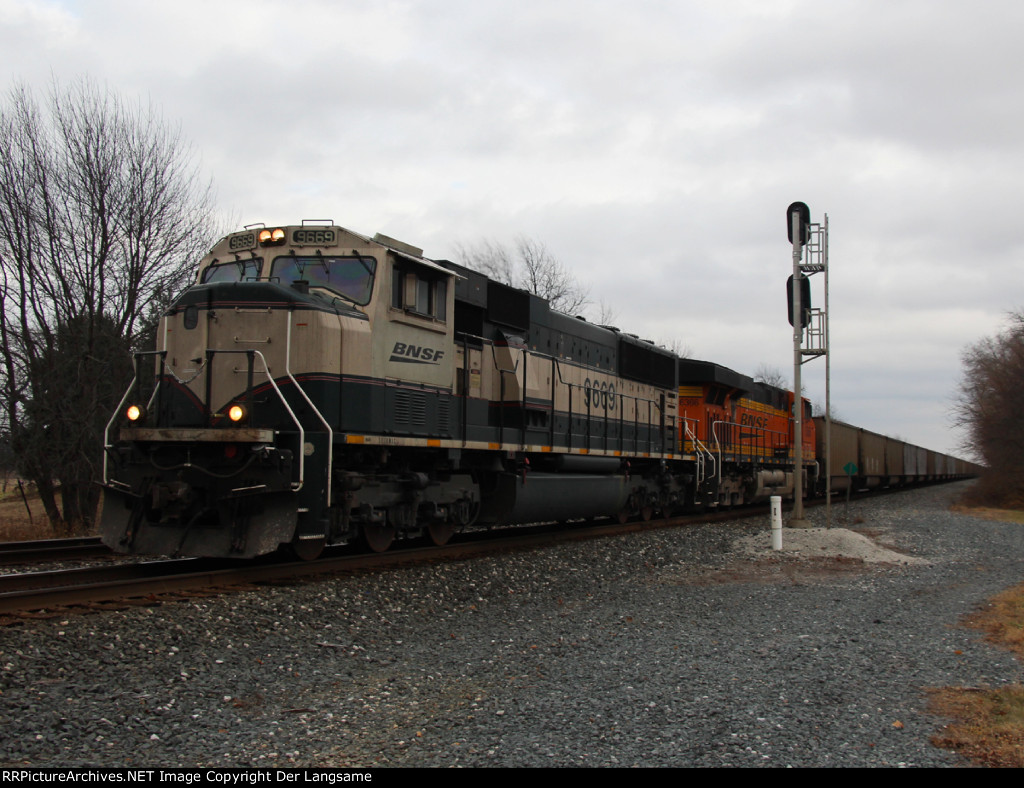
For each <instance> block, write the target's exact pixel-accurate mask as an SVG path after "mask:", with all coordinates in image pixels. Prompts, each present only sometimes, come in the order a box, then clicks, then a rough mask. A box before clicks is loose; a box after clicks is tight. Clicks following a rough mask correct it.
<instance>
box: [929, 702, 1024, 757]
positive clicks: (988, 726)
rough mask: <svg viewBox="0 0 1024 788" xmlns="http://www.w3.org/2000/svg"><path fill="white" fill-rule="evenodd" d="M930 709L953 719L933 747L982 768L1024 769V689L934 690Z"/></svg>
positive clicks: (934, 739)
mask: <svg viewBox="0 0 1024 788" xmlns="http://www.w3.org/2000/svg"><path fill="white" fill-rule="evenodd" d="M929 701H930V707H931V710H932V711H933V712H934V713H936V714H941V715H942V716H943V717H952V718H953V719H954V720H956V722H953V723H952V724H950V725H947V726H946V727H945V729H944V730H943V731H942V733H939V734H936V735H935V736H933V737H932V744H934V745H935V746H936V747H943V748H945V749H948V750H956V751H957V752H958V753H960V754H961V755H963V756H964V757H965V758H969V759H970V760H972V761H974V762H975V763H977V764H979V765H981V766H997V767H1008V768H1018V769H1019V768H1021V767H1024V687H1021V686H1019V685H1017V686H1013V687H1006V688H1004V689H998V690H979V689H971V688H966V687H945V688H943V689H938V690H932V691H931V693H930V698H929Z"/></svg>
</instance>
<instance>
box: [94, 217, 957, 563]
mask: <svg viewBox="0 0 1024 788" xmlns="http://www.w3.org/2000/svg"><path fill="white" fill-rule="evenodd" d="M135 363H136V375H135V380H134V381H133V383H132V385H131V387H130V388H129V390H128V391H127V392H126V393H125V396H124V399H123V401H122V403H121V406H120V407H119V408H118V411H117V413H116V414H115V415H114V418H113V419H112V420H111V423H110V425H109V426H108V429H107V439H106V451H105V457H104V487H105V496H106V503H105V505H104V508H103V519H102V525H101V531H102V534H103V539H104V541H105V542H106V543H107V544H108V545H109V546H110V547H112V548H114V549H115V550H119V551H122V552H131V553H150V554H164V555H171V554H180V555H207V556H234V557H241V558H247V557H253V556H256V555H260V554H263V553H268V552H272V551H275V550H278V549H280V548H282V547H284V548H287V549H290V550H291V551H292V552H293V553H295V554H296V555H298V556H300V557H304V558H311V557H314V556H316V555H317V554H319V552H320V551H321V550H322V549H323V547H324V546H325V545H328V544H341V543H346V542H349V541H351V540H354V539H357V538H358V539H362V540H364V541H365V542H366V543H367V544H368V545H369V546H370V547H371V548H372V549H374V550H385V549H387V547H388V546H389V545H390V544H391V543H392V541H393V540H394V539H396V538H411V537H418V536H422V535H424V534H426V535H429V537H430V538H431V539H432V540H433V541H434V542H435V543H436V544H444V543H445V542H446V541H447V540H448V539H449V538H450V537H451V535H452V534H453V533H454V532H456V531H458V530H460V529H463V528H466V527H469V526H491V525H504V524H515V523H528V522H538V521H563V520H571V519H578V518H588V517H600V516H611V517H617V518H620V519H626V518H631V517H640V518H645V519H646V518H650V517H651V516H652V514H653V513H654V512H656V511H663V512H669V511H673V510H693V509H700V508H704V507H708V506H729V505H734V504H741V503H745V502H750V501H755V500H759V499H762V498H765V497H767V496H769V495H773V494H782V495H792V491H793V486H794V485H793V482H794V473H795V472H796V469H795V467H794V459H793V457H794V452H793V424H792V418H791V416H790V414H791V413H792V412H793V395H792V393H791V392H787V391H784V390H781V389H777V388H774V387H771V386H767V385H765V384H761V383H755V382H754V381H753V380H751V379H750V378H748V377H746V376H744V375H740V374H738V373H736V372H733V371H732V370H729V369H726V368H725V367H722V366H719V365H717V364H712V363H708V362H701V361H692V360H688V359H681V358H678V357H677V356H676V355H674V354H673V353H672V352H670V351H668V350H666V349H664V348H661V347H658V346H656V345H654V344H652V343H651V342H647V341H645V340H642V339H640V338H638V337H637V336H635V335H631V334H626V333H622V332H620V331H618V330H617V329H615V328H612V327H604V326H597V325H594V324H591V323H588V322H586V321H584V320H582V319H579V318H575V317H571V316H568V315H564V314H560V313H558V312H555V311H553V310H551V309H549V307H548V303H547V301H545V300H544V299H542V298H539V297H537V296H535V295H532V294H529V293H526V292H524V291H521V290H517V289H514V288H512V287H509V286H507V285H504V284H502V283H500V282H496V281H494V280H491V279H488V278H487V277H485V276H483V275H482V274H480V273H477V272H475V271H471V270H469V269H467V268H464V267H462V266H460V265H457V264H455V263H452V262H449V261H445V260H437V261H435V260H430V259H427V258H425V257H424V256H423V252H422V250H420V249H417V248H415V247H412V246H409V245H408V244H404V243H401V242H399V241H395V240H394V239H391V238H387V237H385V236H382V235H379V234H378V235H377V236H375V237H373V238H369V237H366V236H363V235H359V234H357V233H354V232H351V231H349V230H346V229H344V228H342V227H338V226H335V225H333V224H324V223H310V222H306V223H303V224H302V225H300V226H282V227H265V226H259V227H255V228H247V229H245V230H243V231H241V232H236V233H232V234H230V235H228V236H227V237H225V238H224V239H222V240H221V241H220V242H218V243H217V244H216V245H215V246H214V248H213V249H212V250H211V252H210V253H209V254H208V255H207V256H206V257H205V258H204V259H203V261H202V262H201V264H200V266H199V274H198V280H197V282H196V284H195V285H193V286H192V287H190V288H189V289H188V290H186V291H185V292H184V293H183V294H182V295H181V296H180V297H179V298H178V299H177V300H176V301H175V302H174V304H173V305H172V306H171V307H170V308H169V309H168V310H167V312H166V314H165V315H164V316H163V318H162V320H161V323H160V327H159V338H158V349H157V350H155V351H147V352H142V353H138V354H136V360H135ZM800 412H801V414H802V417H803V435H804V443H805V445H804V450H803V457H804V463H803V468H802V469H801V470H802V473H803V474H804V475H805V478H806V481H807V484H806V485H805V489H807V490H810V491H812V492H813V491H815V490H822V489H823V488H824V486H825V485H826V484H827V483H829V480H830V479H831V478H832V477H835V481H836V482H838V483H839V484H840V485H841V484H866V485H870V484H875V483H878V484H881V483H883V480H884V483H885V484H891V483H900V482H902V481H908V480H918V479H921V480H923V479H924V478H925V477H934V478H938V477H940V476H943V477H951V476H958V475H961V474H966V473H967V472H968V470H969V469H967V468H966V467H965V466H963V465H962V464H959V461H957V460H954V459H953V458H946V457H941V460H939V459H938V458H939V457H940V455H934V454H933V453H930V452H927V453H925V454H924V455H922V456H923V457H924V459H923V460H919V454H918V453H919V452H924V450H922V449H917V448H916V447H906V449H905V451H906V452H908V453H907V454H906V457H907V458H911V457H912V459H904V456H903V455H900V457H901V459H902V460H903V461H902V462H901V463H900V464H899V467H897V465H896V464H893V465H891V466H890V465H886V464H885V462H888V460H885V461H884V462H883V467H882V468H881V469H876V468H871V467H868V466H867V465H860V466H858V468H860V469H862V470H858V473H857V475H853V476H851V474H849V473H848V472H839V473H837V472H835V470H836V468H842V467H843V466H844V464H845V463H844V462H840V465H838V466H837V465H836V462H837V460H836V457H835V454H833V460H832V466H833V467H832V469H830V471H829V472H825V471H824V470H822V469H821V468H820V465H819V463H818V461H817V459H816V457H817V456H818V453H819V452H820V449H819V447H817V446H816V439H815V435H816V433H818V434H819V435H820V433H821V429H820V428H819V427H818V426H817V425H816V424H815V422H814V421H813V420H812V419H811V417H810V406H809V404H808V403H807V401H806V400H804V401H803V402H802V403H801V408H800ZM849 429H850V430H854V431H855V432H856V428H852V427H851V428H849ZM862 433H863V431H860V432H856V441H855V444H856V446H857V448H856V449H855V451H858V452H859V451H860V444H861V441H862ZM840 434H845V433H843V432H842V428H840ZM863 435H864V436H867V435H869V433H863ZM863 440H864V441H866V442H865V446H866V447H868V455H869V456H870V455H871V452H872V451H873V450H872V449H871V447H870V446H869V443H870V441H869V440H868V439H867V438H866V437H863ZM900 445H901V446H903V444H900ZM900 451H904V449H901V450H900ZM897 454H898V452H895V450H894V454H893V457H894V458H895V457H896V455H897ZM883 455H884V456H885V457H886V458H887V457H888V454H886V453H884V452H883ZM929 457H931V458H932V459H931V460H929V459H928V458H929ZM860 459H861V458H860V456H859V455H858V457H857V458H856V459H851V460H847V461H846V462H849V461H853V462H857V461H858V460H860ZM846 467H847V469H849V466H846Z"/></svg>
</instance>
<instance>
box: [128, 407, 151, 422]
mask: <svg viewBox="0 0 1024 788" xmlns="http://www.w3.org/2000/svg"><path fill="white" fill-rule="evenodd" d="M124 415H125V416H127V417H128V421H131V422H139V421H142V420H143V419H144V418H145V417H146V411H145V410H143V409H142V408H141V407H140V406H138V405H129V406H128V409H127V410H125V412H124Z"/></svg>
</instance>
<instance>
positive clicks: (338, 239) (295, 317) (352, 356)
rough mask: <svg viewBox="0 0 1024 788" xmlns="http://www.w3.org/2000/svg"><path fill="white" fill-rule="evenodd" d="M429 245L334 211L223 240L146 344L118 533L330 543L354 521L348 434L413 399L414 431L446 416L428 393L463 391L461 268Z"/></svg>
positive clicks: (110, 454)
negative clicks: (352, 222)
mask: <svg viewBox="0 0 1024 788" xmlns="http://www.w3.org/2000/svg"><path fill="white" fill-rule="evenodd" d="M420 254H421V252H419V250H414V249H412V248H411V247H407V246H405V245H403V244H400V243H399V242H397V241H393V240H392V239H387V238H384V237H383V236H379V237H378V238H376V239H370V238H367V237H365V236H361V235H358V234H356V233H352V232H350V231H348V230H345V229H343V228H341V227H336V226H333V225H331V226H320V225H306V224H304V225H303V226H301V227H285V228H274V229H270V228H261V229H255V228H247V229H246V230H245V231H243V232H239V233H233V234H231V235H229V236H227V237H226V238H224V239H223V240H222V241H221V242H219V243H218V244H217V245H216V246H215V247H214V248H213V250H212V251H211V252H210V253H209V254H208V255H207V256H206V258H204V260H203V261H202V262H201V264H200V266H199V272H198V276H197V281H196V283H195V284H194V285H193V286H192V287H190V288H189V289H188V290H186V291H185V292H184V293H183V294H182V295H181V296H179V297H178V299H177V300H176V301H175V302H174V303H173V304H172V305H171V306H170V307H169V308H168V310H167V312H166V313H165V314H164V316H163V317H162V319H161V323H160V328H159V333H158V337H159V339H158V347H157V349H156V350H154V351H146V352H143V353H139V354H137V356H136V378H135V380H134V381H133V383H132V385H131V387H130V388H129V390H128V392H126V394H125V397H124V400H123V401H122V406H121V407H120V408H119V409H118V412H117V413H115V416H114V418H113V419H112V420H111V423H110V424H109V425H108V429H107V439H106V454H105V463H104V465H105V468H104V486H105V488H106V494H107V501H108V503H107V505H106V506H105V508H104V514H103V523H102V529H101V530H102V533H103V535H104V539H105V541H106V542H107V543H108V544H109V545H110V546H111V547H114V548H115V549H119V550H123V551H129V552H144V553H155V554H168V555H169V554H179V553H181V554H189V555H227V556H237V557H252V556H255V555H259V554H261V553H265V552H269V551H272V550H274V549H276V548H277V547H278V545H280V544H293V545H294V546H295V547H296V548H297V550H296V551H297V552H299V553H300V554H305V555H306V556H308V555H310V554H312V553H315V552H317V551H318V548H319V547H321V546H322V545H323V544H324V543H325V542H326V541H329V540H330V537H331V533H332V531H334V532H335V533H337V532H338V530H339V527H338V523H336V522H333V521H332V511H336V508H337V507H333V503H334V502H333V501H332V494H333V492H334V491H333V490H332V487H333V486H334V481H333V479H334V474H335V469H334V467H333V466H334V464H335V455H336V451H335V443H336V441H338V440H340V441H345V439H346V434H347V433H360V434H362V433H365V432H366V431H368V430H372V431H376V432H387V431H392V432H394V431H395V429H394V428H395V427H396V424H394V423H393V422H394V420H393V419H390V416H389V413H391V412H399V413H409V414H410V416H409V418H408V422H409V423H408V424H407V425H405V426H406V427H407V430H408V431H410V432H411V431H414V430H416V429H420V428H422V429H424V430H428V431H430V432H431V433H436V432H439V431H441V432H443V431H445V430H446V429H447V427H446V426H444V425H437V424H422V423H421V421H422V420H421V419H419V418H418V417H417V414H418V413H419V412H421V411H422V410H423V409H422V408H421V407H417V403H416V402H415V401H414V400H416V398H417V397H423V396H425V395H424V392H426V391H427V390H431V391H433V392H436V393H440V394H441V395H444V396H450V394H451V388H452V380H453V376H454V371H453V369H454V359H453V358H452V356H453V355H454V354H452V353H450V352H448V348H450V347H451V344H452V342H451V327H450V325H449V322H448V321H447V319H446V318H447V316H448V315H450V314H451V312H452V304H451V298H452V291H453V288H452V287H451V286H450V285H449V282H450V280H451V279H452V278H453V276H454V275H453V274H452V273H451V272H448V271H446V270H445V269H443V268H441V267H439V266H436V265H434V264H433V263H430V262H429V261H426V260H423V259H422V258H420V257H419V255H420ZM375 326H376V329H377V330H374V329H375ZM385 346H386V347H385ZM399 381H400V382H401V386H396V385H392V383H395V382H399ZM381 382H383V384H384V388H385V390H386V395H385V396H384V397H380V396H379V390H380V383H381ZM410 385H411V386H412V388H414V389H416V390H415V391H410ZM399 388H401V389H402V390H403V392H404V393H397V394H396V390H397V389H399ZM436 393H435V396H437V394H436ZM403 397H404V398H405V400H409V401H410V403H409V404H407V405H406V406H405V407H403ZM389 420H390V422H389ZM399 421H400V419H399ZM397 426H398V427H399V430H398V431H402V430H401V425H397ZM332 507H333V508H332Z"/></svg>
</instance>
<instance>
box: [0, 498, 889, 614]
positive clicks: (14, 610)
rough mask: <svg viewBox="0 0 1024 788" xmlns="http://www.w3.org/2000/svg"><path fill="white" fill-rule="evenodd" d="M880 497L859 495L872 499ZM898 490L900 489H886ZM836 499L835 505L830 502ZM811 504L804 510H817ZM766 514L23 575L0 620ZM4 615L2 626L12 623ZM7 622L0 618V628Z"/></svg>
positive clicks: (11, 585) (2, 604)
mask: <svg viewBox="0 0 1024 788" xmlns="http://www.w3.org/2000/svg"><path fill="white" fill-rule="evenodd" d="M880 492H889V491H888V490H886V491H873V492H871V493H866V494H861V495H859V496H858V497H859V498H863V497H865V495H878V494H880ZM892 492H899V490H892ZM835 503H836V502H834V504H833V505H835ZM822 504H824V500H822V499H815V500H811V501H807V502H805V505H809V506H814V505H822ZM751 517H764V518H765V527H766V528H767V527H768V520H767V518H768V507H767V506H765V505H757V506H750V507H741V508H736V509H731V510H725V511H715V512H711V513H707V512H706V513H703V514H693V515H685V516H674V517H667V518H660V519H651V520H650V521H648V522H643V521H634V522H628V523H623V524H619V523H615V522H612V521H607V522H606V521H601V522H598V523H577V524H568V525H562V526H560V527H557V528H552V527H550V525H547V526H526V527H517V528H510V529H496V530H492V531H479V532H473V533H468V534H463V535H461V536H460V537H457V538H456V539H453V541H452V542H451V543H449V544H448V545H445V546H444V547H434V546H429V547H417V546H413V547H405V548H399V549H393V550H390V551H388V552H385V553H354V552H353V551H352V549H351V548H334V549H329V550H328V551H327V553H326V555H325V556H324V557H322V558H319V559H317V560H315V561H286V560H283V559H279V558H276V557H273V556H270V557H265V558H264V559H263V560H257V561H232V560H228V559H210V558H186V559H168V560H163V561H143V562H136V563H124V564H117V565H106V566H98V567H86V568H81V569H64V570H55V571H47V572H28V573H18V574H10V575H0V616H7V617H9V616H11V615H16V614H19V613H26V612H29V611H39V610H45V609H53V608H57V607H59V608H64V607H68V606H82V605H89V604H91V603H97V602H116V601H124V602H126V603H130V600H139V599H147V598H149V599H153V600H157V599H159V598H160V597H162V596H166V595H170V594H176V593H183V592H194V591H200V590H208V589H220V588H223V589H227V588H230V587H232V586H251V585H253V584H259V583H267V582H275V581H285V580H301V579H306V578H311V577H315V576H318V575H330V574H337V573H345V572H352V571H357V570H366V569H382V568H390V567H398V566H402V565H408V564H413V563H419V562H426V561H449V560H457V559H462V558H469V557H472V556H476V555H481V554H484V553H488V552H495V551H499V550H516V549H531V548H536V547H540V546H543V545H550V544H557V543H559V542H565V541H571V540H577V539H594V538H599V537H608V536H619V535H622V534H627V533H635V532H638V531H643V530H648V529H654V528H668V527H676V526H685V525H695V524H700V523H719V522H727V521H730V520H741V519H748V518H751ZM10 620H11V619H10V618H7V619H6V622H7V623H9V622H10ZM4 621H5V619H2V618H0V623H3V622H4Z"/></svg>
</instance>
